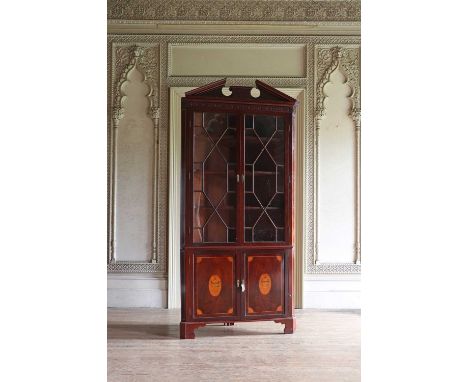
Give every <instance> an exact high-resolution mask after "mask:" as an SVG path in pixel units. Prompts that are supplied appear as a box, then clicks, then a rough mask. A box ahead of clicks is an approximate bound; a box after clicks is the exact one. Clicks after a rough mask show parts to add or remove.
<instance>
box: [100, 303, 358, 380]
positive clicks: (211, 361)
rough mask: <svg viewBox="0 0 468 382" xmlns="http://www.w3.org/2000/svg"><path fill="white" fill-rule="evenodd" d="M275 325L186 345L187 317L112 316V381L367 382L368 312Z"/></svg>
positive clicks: (306, 313)
mask: <svg viewBox="0 0 468 382" xmlns="http://www.w3.org/2000/svg"><path fill="white" fill-rule="evenodd" d="M295 315H296V319H297V330H296V331H295V333H294V334H292V335H283V325H278V324H277V323H274V322H271V321H259V322H250V323H242V322H241V323H235V325H233V326H224V325H222V324H217V325H210V324H208V325H207V326H205V327H202V328H199V329H197V339H196V340H194V341H191V340H180V339H179V321H180V310H165V309H149V308H142V309H109V310H108V332H107V334H108V381H109V382H112V381H119V382H120V381H125V382H126V381H157V382H159V381H160V382H165V381H171V382H172V381H174V382H185V381H190V382H195V381H210V382H217V381H222V382H231V381H233V382H235V381H242V382H247V381H256V380H262V381H271V382H275V381H283V382H284V381H295V382H302V381H304V382H306V381H307V382H315V381H316V382H330V381H333V382H348V381H349V382H356V381H360V374H361V373H360V362H361V356H360V353H361V349H360V336H361V333H360V331H361V330H360V321H361V316H360V311H358V310H357V311H323V310H312V309H302V310H296V311H295Z"/></svg>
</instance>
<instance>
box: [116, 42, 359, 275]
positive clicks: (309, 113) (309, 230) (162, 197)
mask: <svg viewBox="0 0 468 382" xmlns="http://www.w3.org/2000/svg"><path fill="white" fill-rule="evenodd" d="M226 42H232V43H236V44H243V43H245V44H252V43H261V44H288V43H290V44H306V45H307V77H306V78H260V79H261V80H265V82H267V83H268V84H271V85H272V86H274V87H283V88H288V87H291V88H297V87H304V88H306V102H307V107H306V118H305V120H306V131H305V137H304V138H305V143H304V146H305V158H304V159H305V166H306V171H305V174H304V177H305V178H304V206H305V210H306V212H305V214H306V218H305V219H304V220H305V225H304V234H305V241H304V267H305V269H304V273H306V274H312V273H321V272H322V271H326V270H327V269H329V268H326V267H328V266H330V267H332V269H334V270H335V272H334V273H359V269H360V266H359V265H357V264H345V265H351V266H353V267H351V268H349V267H345V266H344V265H343V266H339V265H335V264H317V265H315V264H314V257H313V256H314V249H315V248H316V245H317V242H316V240H315V239H314V234H315V233H316V231H314V226H315V224H316V218H315V215H314V214H315V211H316V206H317V201H316V200H314V195H315V193H314V187H316V185H317V180H316V177H317V173H316V171H315V169H314V164H315V163H316V159H315V158H316V153H315V148H316V144H315V142H316V139H317V136H316V134H315V123H316V119H315V118H314V115H315V92H316V78H318V75H317V73H316V70H317V66H318V65H317V62H318V61H319V60H318V59H317V57H316V50H317V49H318V48H319V49H328V50H330V49H331V48H333V47H336V46H340V47H341V48H342V49H344V51H346V50H348V49H353V50H355V49H359V43H360V37H359V36H277V35H273V36H272V35H264V36H262V35H253V36H252V35H250V36H248V35H237V36H236V35H228V36H219V35H216V36H214V35H156V34H140V35H130V34H110V35H108V43H109V51H110V52H112V50H113V46H131V45H140V46H146V45H154V44H159V47H160V62H159V75H160V98H159V128H158V130H159V134H160V135H159V174H158V179H160V183H159V185H160V189H159V190H160V192H159V198H158V208H157V209H158V219H159V222H158V224H159V227H161V229H159V230H158V248H159V261H160V263H159V264H156V265H157V267H155V266H154V265H155V264H145V268H144V269H146V270H148V269H151V270H149V271H148V272H155V273H158V274H159V275H160V276H161V277H165V275H166V273H165V270H166V257H167V252H166V241H167V239H166V238H167V236H166V231H165V230H166V227H167V224H166V221H167V197H168V196H167V190H166V188H167V187H166V185H167V157H168V156H167V154H168V153H167V149H168V146H167V129H168V122H169V121H168V118H169V116H168V113H169V112H168V109H169V106H168V105H169V99H168V98H169V93H168V92H167V89H168V88H169V87H182V86H190V87H197V86H201V85H205V84H207V83H209V82H212V81H214V80H216V79H219V77H167V73H168V70H167V68H168V57H167V53H168V44H173V43H194V44H196V43H203V44H206V43H226ZM358 57H359V56H358ZM112 67H113V65H112V55H111V54H110V55H109V58H108V70H109V71H111V70H112ZM322 67H324V68H326V65H322ZM319 71H320V70H319ZM358 74H359V72H358ZM109 77H110V76H109ZM113 78H115V77H113ZM357 78H359V77H357ZM253 84H254V79H252V78H240V77H231V78H228V79H227V85H228V86H230V85H242V86H253ZM111 88H112V86H111V83H109V94H111ZM355 94H360V93H355ZM359 105H360V103H359ZM111 106H112V105H111V102H109V107H111ZM111 120H112V112H111V110H110V111H109V123H111V122H110V121H111ZM359 125H360V124H359ZM109 141H110V142H111V140H109ZM111 171H112V170H111V169H109V174H110V176H112V172H111ZM111 193H112V190H110V191H109V194H110V197H111V196H112V195H111ZM109 248H111V243H109ZM163 263H164V265H163ZM128 267H130V265H128V266H127V265H126V264H125V263H120V262H119V263H118V266H117V265H115V266H114V265H112V264H110V265H109V268H108V269H109V272H131V271H130V270H126V269H129V268H128ZM131 267H132V268H131V269H133V270H135V269H136V266H135V265H134V264H132V265H131ZM141 269H143V268H141ZM350 269H351V271H352V272H351V271H350Z"/></svg>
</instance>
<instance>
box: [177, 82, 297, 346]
mask: <svg viewBox="0 0 468 382" xmlns="http://www.w3.org/2000/svg"><path fill="white" fill-rule="evenodd" d="M225 83H226V80H225V79H224V80H220V81H216V82H213V83H211V84H208V85H205V86H202V87H200V88H197V89H194V90H192V91H189V92H187V93H185V97H184V98H182V201H181V206H182V208H181V282H182V287H181V292H182V317H181V323H180V337H181V338H195V333H194V330H195V329H196V328H197V327H200V326H203V325H206V324H207V323H224V324H225V325H233V324H234V322H236V321H253V320H274V321H275V322H278V323H282V324H284V325H285V328H284V332H285V333H292V332H293V331H294V328H295V318H294V315H293V273H294V269H293V262H294V242H293V238H294V225H293V222H294V216H293V213H294V200H293V196H294V163H293V158H294V130H295V126H294V124H295V107H296V100H295V99H294V98H291V97H289V96H288V95H286V94H284V93H282V92H280V91H278V90H276V89H274V88H272V87H270V86H269V85H267V84H265V83H263V82H261V81H256V82H255V83H256V88H250V87H243V86H231V87H230V88H225V87H224V86H225Z"/></svg>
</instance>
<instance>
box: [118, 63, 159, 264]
mask: <svg viewBox="0 0 468 382" xmlns="http://www.w3.org/2000/svg"><path fill="white" fill-rule="evenodd" d="M143 80H144V76H143V75H142V74H141V73H140V72H139V71H138V69H137V68H136V67H135V66H134V67H133V68H132V69H130V71H129V73H128V75H127V80H126V81H125V82H124V83H123V84H122V94H123V95H124V96H123V97H122V108H123V118H122V120H121V121H120V123H119V127H118V128H117V129H115V134H116V150H115V168H116V182H115V200H116V209H115V247H114V251H115V257H116V259H117V260H119V261H122V260H123V261H145V260H151V246H152V243H151V239H152V228H151V227H152V226H151V218H152V207H151V206H152V189H153V185H152V181H153V157H154V147H153V140H154V129H153V122H152V120H151V119H150V118H149V117H148V116H147V109H148V106H149V100H148V97H147V95H148V94H149V92H150V89H149V88H148V86H147V85H146V84H145V83H144V82H143Z"/></svg>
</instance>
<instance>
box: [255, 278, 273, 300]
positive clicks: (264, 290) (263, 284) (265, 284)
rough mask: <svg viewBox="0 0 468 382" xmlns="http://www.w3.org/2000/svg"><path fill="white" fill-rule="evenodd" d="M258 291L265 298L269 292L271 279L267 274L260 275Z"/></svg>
mask: <svg viewBox="0 0 468 382" xmlns="http://www.w3.org/2000/svg"><path fill="white" fill-rule="evenodd" d="M258 289H260V293H261V294H263V295H264V296H266V295H267V294H268V293H270V290H271V277H270V275H269V274H268V273H262V274H261V275H260V278H259V279H258Z"/></svg>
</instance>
